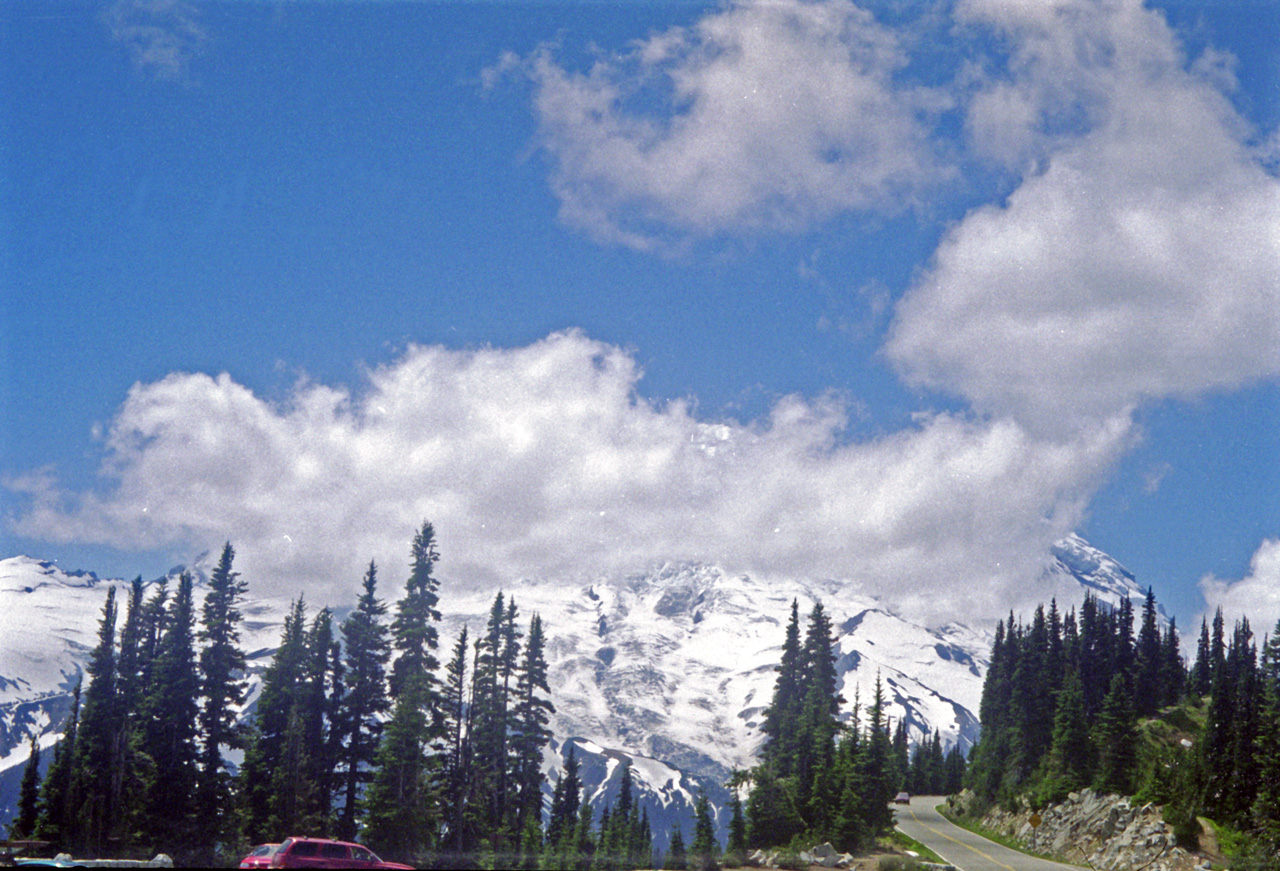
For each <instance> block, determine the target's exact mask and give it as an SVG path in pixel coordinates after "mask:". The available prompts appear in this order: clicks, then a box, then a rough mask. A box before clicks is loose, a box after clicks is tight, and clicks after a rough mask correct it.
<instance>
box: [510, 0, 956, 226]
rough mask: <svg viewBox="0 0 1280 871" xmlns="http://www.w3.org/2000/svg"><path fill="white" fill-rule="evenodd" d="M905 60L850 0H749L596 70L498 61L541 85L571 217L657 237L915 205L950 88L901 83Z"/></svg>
mask: <svg viewBox="0 0 1280 871" xmlns="http://www.w3.org/2000/svg"><path fill="white" fill-rule="evenodd" d="M907 59H908V58H907V55H906V53H905V51H904V50H903V49H902V47H901V45H900V44H899V39H898V37H897V35H896V34H895V33H894V32H893V31H892V30H890V29H888V28H886V27H883V26H881V25H879V24H878V23H877V22H876V21H875V19H874V18H873V17H872V15H871V14H870V13H869V12H867V11H865V10H863V9H861V8H859V7H858V6H856V5H855V4H853V3H851V2H848V0H823V2H808V0H744V2H739V3H735V4H733V5H730V6H727V7H725V8H723V9H721V10H718V11H716V12H714V13H711V14H709V15H707V16H705V17H704V18H702V19H701V20H700V21H698V22H697V23H696V24H695V25H693V26H691V27H688V28H674V29H671V30H667V31H664V32H662V33H658V34H655V35H653V36H651V37H649V38H648V39H645V40H642V41H639V42H637V43H636V44H635V45H634V46H633V47H632V49H631V50H630V51H629V52H627V53H625V54H623V55H618V56H601V57H599V58H598V59H597V61H596V62H595V63H594V65H592V66H591V68H590V69H589V70H587V71H585V72H577V71H574V70H571V69H568V68H566V67H565V66H563V65H562V64H561V62H560V59H559V58H558V57H557V55H556V53H555V52H554V51H553V50H552V49H550V48H545V49H543V50H541V51H540V52H538V53H536V54H535V55H534V56H532V57H530V58H527V59H524V60H520V59H515V58H508V59H507V60H506V61H505V62H504V64H503V65H502V66H503V67H505V68H507V69H510V68H513V67H515V68H520V69H523V70H524V71H525V72H526V73H527V74H528V75H529V77H530V78H531V80H532V82H533V84H534V105H535V110H536V113H537V117H538V121H539V127H540V131H541V132H540V143H541V146H542V148H544V149H545V151H546V153H547V154H548V155H549V156H550V158H551V161H552V163H553V166H554V169H553V174H552V185H553V187H554V190H555V193H556V194H557V196H558V197H559V199H560V204H561V217H562V219H563V220H564V221H566V222H567V223H568V224H570V225H572V226H575V227H578V228H580V229H583V230H585V231H587V232H588V233H590V234H592V235H593V236H594V237H595V238H597V239H599V240H602V241H606V242H618V243H623V244H627V245H631V246H633V247H637V248H650V247H654V246H655V245H656V244H658V243H659V240H661V239H664V238H667V236H668V234H669V233H670V232H671V231H675V233H677V234H678V235H686V234H687V235H690V236H694V237H698V236H707V235H713V234H716V233H719V232H725V231H742V230H747V231H754V230H769V231H776V230H783V231H792V230H798V229H802V228H804V227H806V226H808V225H810V224H812V223H813V222H815V221H821V220H823V219H826V218H829V217H831V216H832V215H835V214H838V213H841V212H846V211H851V210H852V211H864V210H872V211H883V210H887V211H898V210H900V209H901V208H902V207H903V205H904V204H909V203H910V202H912V201H913V200H914V199H915V198H916V197H917V196H918V195H919V193H920V192H921V190H923V189H926V188H927V187H928V186H929V185H930V184H932V183H935V182H936V181H937V180H938V179H939V178H940V176H941V175H942V174H943V172H942V170H941V169H940V167H939V166H938V164H937V163H936V162H935V160H934V158H933V155H932V150H931V146H930V143H929V139H928V129H927V126H926V125H925V124H923V123H922V121H921V118H922V117H923V116H925V115H928V114H929V113H931V112H934V111H936V110H937V109H939V108H940V107H941V106H942V105H943V101H942V100H941V98H940V96H939V94H938V93H935V92H931V91H928V90H924V89H916V88H906V87H901V86H899V85H897V84H895V82H894V80H893V77H894V74H895V73H896V72H898V71H899V70H900V69H901V68H902V67H903V66H904V65H905V64H906V63H907Z"/></svg>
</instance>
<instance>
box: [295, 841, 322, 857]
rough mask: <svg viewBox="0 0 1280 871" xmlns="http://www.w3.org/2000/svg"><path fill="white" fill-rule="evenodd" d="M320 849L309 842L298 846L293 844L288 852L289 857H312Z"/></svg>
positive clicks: (317, 845)
mask: <svg viewBox="0 0 1280 871" xmlns="http://www.w3.org/2000/svg"><path fill="white" fill-rule="evenodd" d="M319 849H320V845H319V844H313V843H311V842H310V841H303V842H302V843H300V844H294V845H293V849H292V850H290V851H289V855H290V856H314V855H315V854H316V853H317V852H318V851H319Z"/></svg>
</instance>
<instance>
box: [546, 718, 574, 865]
mask: <svg viewBox="0 0 1280 871" xmlns="http://www.w3.org/2000/svg"><path fill="white" fill-rule="evenodd" d="M566 743H568V742H566ZM568 747H569V749H568V750H567V751H566V752H565V757H564V774H563V776H561V778H560V779H559V780H557V781H556V786H555V791H554V793H553V795H552V800H551V818H550V820H548V822H547V840H548V841H549V842H550V845H551V859H552V862H551V867H553V868H571V867H573V864H574V848H575V842H576V838H575V836H576V829H575V827H576V825H577V821H578V813H579V810H580V807H581V792H582V781H581V779H580V778H579V775H578V770H579V765H578V755H577V745H576V744H573V743H568Z"/></svg>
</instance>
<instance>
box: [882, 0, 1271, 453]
mask: <svg viewBox="0 0 1280 871" xmlns="http://www.w3.org/2000/svg"><path fill="white" fill-rule="evenodd" d="M957 15H958V16H959V17H960V18H961V19H962V20H964V21H967V22H970V23H973V24H975V25H979V26H985V27H990V28H994V29H996V30H997V31H999V32H1000V33H1002V34H1003V35H1004V37H1005V38H1007V40H1008V43H1009V50H1010V58H1011V59H1010V61H1009V64H1008V68H1007V70H1004V71H1003V72H1002V73H1001V74H999V75H995V74H993V75H992V77H991V78H990V80H989V81H988V82H987V84H986V87H985V88H984V89H983V90H981V91H980V93H979V94H978V95H977V96H976V97H975V98H974V99H973V101H972V103H971V105H970V109H969V124H970V136H971V140H972V142H973V143H974V146H975V148H977V149H978V150H980V151H982V152H984V153H986V154H987V155H988V156H990V157H992V158H994V159H997V160H1001V161H1006V162H1008V163H1009V165H1010V166H1017V167H1018V168H1020V169H1022V170H1023V172H1024V173H1025V174H1024V176H1023V179H1022V181H1021V184H1020V185H1019V186H1018V187H1017V189H1016V190H1014V191H1013V193H1012V194H1011V195H1010V196H1009V197H1008V199H1007V201H1006V202H1002V203H996V204H989V205H985V206H982V207H979V208H976V209H974V210H973V211H972V212H970V213H969V214H968V215H966V216H965V217H964V219H963V220H961V221H960V222H959V223H958V224H957V225H956V226H955V227H953V228H952V229H951V230H950V231H949V232H948V233H947V234H946V236H945V237H944V238H943V240H942V242H941V244H940V245H939V247H938V249H937V251H936V252H935V254H934V257H933V260H932V262H931V264H930V266H929V268H928V269H926V270H924V271H923V272H922V274H921V275H920V276H919V278H918V279H917V280H916V281H915V282H914V284H913V286H912V287H911V288H910V289H909V291H908V292H907V294H906V295H905V296H904V297H903V299H902V300H901V301H900V302H899V304H898V306H897V309H896V312H895V321H894V323H893V325H892V328H891V332H890V335H889V338H888V341H887V344H886V351H887V354H888V356H889V358H890V359H891V360H893V361H894V363H895V364H896V365H897V367H898V369H899V371H900V372H901V373H902V374H903V375H904V376H905V377H906V378H907V379H908V381H910V382H911V383H914V384H917V385H924V386H929V387H933V388H938V389H943V390H948V391H952V392H955V393H958V394H959V395H962V396H964V397H966V398H967V399H969V400H970V401H971V402H973V403H974V404H975V405H976V406H977V407H978V408H979V409H981V410H984V411H989V412H993V413H996V414H1010V415H1014V416H1016V417H1017V418H1018V419H1019V420H1021V421H1022V422H1024V423H1025V424H1028V425H1032V426H1035V427H1038V428H1045V427H1049V428H1060V427H1063V426H1066V427H1068V428H1069V427H1070V426H1073V425H1075V424H1077V423H1078V422H1079V421H1081V420H1083V421H1096V420H1098V419H1102V418H1106V417H1110V416H1111V415H1114V414H1117V413H1123V412H1124V411H1125V409H1128V408H1132V407H1133V406H1135V405H1137V404H1139V403H1141V402H1143V401H1145V400H1150V399H1153V398H1162V397H1168V396H1175V397H1186V396H1191V395H1195V394H1197V393H1201V392H1204V391H1209V390H1215V389H1232V388H1236V387H1239V386H1241V385H1242V384H1245V383H1248V382H1249V381H1251V380H1254V379H1258V378H1263V377H1272V376H1275V375H1276V374H1278V373H1280V180H1277V178H1276V177H1275V176H1274V175H1272V174H1271V173H1270V172H1269V171H1268V170H1267V169H1266V167H1265V166H1264V164H1263V162H1262V161H1261V160H1260V159H1259V156H1258V154H1257V153H1255V152H1254V151H1252V150H1251V149H1250V148H1249V145H1248V143H1249V139H1250V131H1249V130H1248V128H1247V125H1246V124H1245V122H1244V121H1243V120H1242V119H1241V118H1240V117H1239V115H1238V114H1237V113H1236V112H1235V111H1234V110H1233V108H1232V106H1231V104H1230V102H1229V100H1228V99H1227V97H1226V96H1225V94H1224V92H1223V90H1222V89H1223V87H1224V86H1226V85H1229V74H1228V73H1226V72H1224V69H1225V68H1224V66H1223V64H1222V63H1220V62H1219V58H1218V57H1217V56H1213V57H1209V58H1202V59H1200V60H1199V61H1198V62H1196V63H1189V62H1188V60H1187V59H1186V58H1184V57H1183V54H1182V51H1181V49H1180V46H1179V44H1178V42H1177V40H1176V38H1175V35H1174V34H1173V32H1172V31H1171V30H1170V29H1169V27H1168V26H1167V24H1166V23H1165V21H1164V20H1163V18H1162V17H1161V16H1160V15H1159V13H1157V12H1154V11H1151V10H1148V9H1145V8H1144V7H1143V6H1142V4H1141V3H1140V2H1138V0H1054V2H1033V3H1026V2H1015V0H965V2H962V3H960V4H959V7H958V10H957Z"/></svg>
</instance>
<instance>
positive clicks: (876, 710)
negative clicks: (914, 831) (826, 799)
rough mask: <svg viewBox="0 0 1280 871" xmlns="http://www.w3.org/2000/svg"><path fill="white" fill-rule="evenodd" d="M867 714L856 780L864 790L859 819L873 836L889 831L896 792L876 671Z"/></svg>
mask: <svg viewBox="0 0 1280 871" xmlns="http://www.w3.org/2000/svg"><path fill="white" fill-rule="evenodd" d="M869 713H870V721H869V723H868V724H867V728H868V734H867V737H866V740H865V741H863V742H862V743H861V746H860V747H859V749H860V751H861V752H860V758H859V760H858V768H859V771H858V777H857V779H858V781H859V782H860V784H861V786H862V790H863V807H862V821H863V824H864V825H865V826H866V829H867V831H868V832H869V833H870V835H871V837H873V838H874V837H878V836H879V835H882V834H884V833H886V832H889V831H892V829H893V811H891V810H890V809H889V801H890V799H892V798H893V796H894V793H896V792H897V783H896V782H895V781H894V776H895V773H896V772H895V770H894V768H895V766H894V761H893V748H892V746H891V744H890V739H889V731H888V723H887V722H886V719H885V714H884V687H883V685H882V684H881V682H880V675H879V674H877V675H876V694H875V699H874V701H873V702H872V704H871V710H870V712H869Z"/></svg>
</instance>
